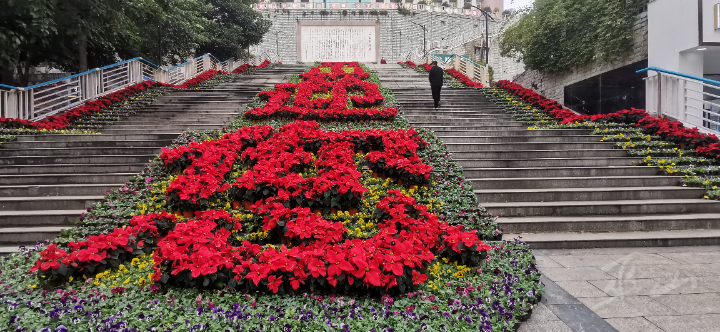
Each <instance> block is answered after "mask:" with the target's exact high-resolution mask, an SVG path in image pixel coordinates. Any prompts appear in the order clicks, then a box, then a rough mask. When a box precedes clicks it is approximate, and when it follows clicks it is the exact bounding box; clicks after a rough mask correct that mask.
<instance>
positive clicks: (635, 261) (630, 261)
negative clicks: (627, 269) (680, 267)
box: [607, 253, 677, 266]
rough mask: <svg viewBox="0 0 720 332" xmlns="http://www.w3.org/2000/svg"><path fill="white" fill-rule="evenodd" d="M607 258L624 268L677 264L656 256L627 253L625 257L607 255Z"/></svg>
mask: <svg viewBox="0 0 720 332" xmlns="http://www.w3.org/2000/svg"><path fill="white" fill-rule="evenodd" d="M607 257H608V258H610V259H612V260H614V261H616V262H618V263H620V264H622V265H626V266H631V265H668V264H677V262H676V261H674V260H672V259H669V258H667V257H664V256H661V255H658V254H643V253H629V254H626V255H608V256H607Z"/></svg>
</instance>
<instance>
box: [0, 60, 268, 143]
mask: <svg viewBox="0 0 720 332" xmlns="http://www.w3.org/2000/svg"><path fill="white" fill-rule="evenodd" d="M265 62H267V63H265ZM265 62H264V63H263V64H262V65H261V66H262V67H261V66H258V68H265V67H267V65H268V64H269V61H267V60H266V61H265ZM263 65H264V66H263ZM250 67H251V66H249V65H248V64H244V65H242V66H240V67H238V68H237V69H236V70H235V71H233V74H240V73H242V72H244V71H245V70H247V69H248V68H250ZM219 73H225V74H227V72H225V71H219V70H215V69H210V70H208V71H206V72H204V73H202V74H200V75H198V76H195V77H193V78H191V79H189V80H187V81H186V82H185V83H183V84H181V85H172V84H167V83H159V82H153V81H145V82H141V83H138V84H135V85H131V86H129V87H127V88H124V89H122V90H119V91H116V92H113V93H111V94H108V95H106V96H103V97H100V98H98V99H96V100H92V101H88V102H85V104H84V105H82V106H79V107H75V108H72V109H70V110H68V111H66V112H63V113H62V114H60V115H52V116H49V117H47V118H45V119H42V120H40V121H31V120H23V119H17V118H6V117H0V128H10V129H20V128H24V129H38V130H42V129H45V130H58V129H65V128H67V127H69V126H70V125H71V124H72V123H73V122H75V121H77V120H78V119H80V118H82V117H83V116H87V115H90V114H93V113H97V112H100V111H102V110H104V109H105V108H107V107H109V106H110V105H112V104H114V103H118V102H121V101H123V100H125V99H127V98H130V97H132V96H133V95H135V94H138V93H140V92H142V91H145V90H147V89H149V88H151V87H157V86H168V87H174V88H176V89H191V88H194V87H196V86H198V85H200V84H202V83H203V82H205V81H206V80H208V79H210V78H212V77H214V76H215V75H217V74H219Z"/></svg>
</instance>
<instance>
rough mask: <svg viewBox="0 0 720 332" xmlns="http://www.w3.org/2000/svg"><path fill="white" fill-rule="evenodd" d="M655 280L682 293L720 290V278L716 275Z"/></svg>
mask: <svg viewBox="0 0 720 332" xmlns="http://www.w3.org/2000/svg"><path fill="white" fill-rule="evenodd" d="M654 280H655V281H657V282H658V283H660V284H663V285H665V286H667V287H670V288H672V289H674V290H675V291H677V292H678V293H680V294H696V293H718V292H720V280H718V278H716V277H682V278H680V277H678V278H655V279H654Z"/></svg>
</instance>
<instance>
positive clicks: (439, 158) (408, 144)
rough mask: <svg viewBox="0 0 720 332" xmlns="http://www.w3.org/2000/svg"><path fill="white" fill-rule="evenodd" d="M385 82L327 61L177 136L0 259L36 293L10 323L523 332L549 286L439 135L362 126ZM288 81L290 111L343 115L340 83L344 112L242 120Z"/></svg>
mask: <svg viewBox="0 0 720 332" xmlns="http://www.w3.org/2000/svg"><path fill="white" fill-rule="evenodd" d="M376 82H377V75H376V74H369V73H368V72H366V71H365V68H363V67H362V66H361V65H359V64H357V63H339V64H338V63H321V64H320V65H318V66H316V67H314V68H312V69H310V70H308V71H307V72H306V73H304V74H302V75H300V76H299V77H298V81H297V82H294V83H292V84H286V83H284V84H278V85H276V87H275V89H274V90H272V91H267V92H262V93H260V94H259V95H258V97H257V100H256V102H254V103H253V105H254V106H255V107H252V108H249V109H248V111H247V112H246V114H244V115H243V116H241V117H240V118H239V119H238V120H237V121H236V122H235V123H234V124H238V123H241V124H243V125H242V126H240V127H235V126H234V124H232V125H230V127H229V128H228V129H226V130H224V131H217V132H211V133H208V132H194V133H193V132H191V133H187V134H185V135H183V136H181V137H180V138H179V139H178V140H177V141H176V144H175V145H173V146H172V147H170V148H167V149H163V150H162V153H161V154H160V156H159V157H158V158H157V159H156V160H154V161H153V162H152V163H151V164H150V165H149V167H148V169H147V170H146V171H144V172H143V174H141V175H139V176H137V177H134V178H133V179H131V181H130V182H129V183H128V184H126V186H125V187H123V188H122V189H121V190H119V191H117V192H113V193H112V194H109V195H108V196H107V197H106V199H105V200H103V201H102V202H99V203H98V204H96V205H95V207H93V209H91V210H90V211H89V212H88V214H86V215H84V216H83V221H82V222H81V223H79V224H78V225H77V226H76V227H74V228H73V229H71V230H69V231H67V232H65V233H64V235H63V236H62V237H61V238H59V239H57V240H56V242H55V243H53V244H51V245H50V246H48V247H47V248H43V249H44V250H41V251H40V252H35V251H28V252H24V253H22V254H18V255H12V256H11V258H10V261H9V264H10V265H7V267H6V265H3V264H4V263H3V262H2V261H0V269H2V271H3V273H2V275H0V280H2V279H5V280H7V284H8V285H9V287H10V288H6V289H5V291H8V289H10V290H12V291H14V290H15V289H16V287H23V288H28V287H27V285H26V284H28V283H30V285H33V286H34V287H37V289H36V288H33V287H30V290H29V292H23V293H18V292H14V293H12V294H7V295H5V294H2V295H3V296H4V299H5V301H6V303H9V305H10V306H12V307H13V313H12V316H13V318H12V319H11V320H12V322H13V324H14V327H16V328H23V327H29V328H32V329H36V330H41V329H42V328H45V327H47V326H48V325H49V324H55V325H53V327H52V328H55V327H56V326H57V325H58V324H65V325H64V326H68V325H69V324H73V327H74V328H83V329H85V328H93V329H102V328H103V326H106V325H107V324H108V322H110V324H111V325H113V324H114V325H113V326H115V325H118V326H122V327H127V328H138V329H143V330H145V329H147V328H152V327H155V328H157V327H160V328H163V329H165V330H171V331H172V330H200V329H206V330H216V329H218V330H219V329H228V328H232V329H233V330H240V331H244V330H267V329H268V326H275V325H277V326H281V327H283V329H284V330H292V331H294V330H323V329H325V330H327V329H328V328H330V329H332V330H353V331H354V330H365V329H372V328H375V329H378V328H382V329H387V328H394V329H398V328H400V327H401V326H405V327H407V328H411V329H412V330H417V329H422V328H423V327H427V328H429V329H436V330H442V329H444V328H449V327H453V328H457V329H468V330H469V329H472V330H478V329H479V330H481V331H493V330H502V329H514V328H517V324H519V323H520V321H522V320H524V319H527V317H529V313H530V312H531V310H532V306H533V304H534V303H537V301H538V300H539V297H540V295H541V294H542V292H543V287H542V285H541V284H540V283H539V277H540V275H539V273H538V271H537V268H536V266H535V261H534V258H533V257H532V253H531V252H530V251H529V249H528V247H527V246H526V245H525V244H523V243H521V242H519V241H507V242H497V240H499V239H500V237H501V236H502V232H501V230H500V229H499V228H498V227H497V224H496V223H495V222H494V217H492V216H490V215H489V214H488V213H487V212H486V211H485V210H484V209H483V208H482V207H479V206H478V205H477V199H476V197H475V195H474V193H473V191H472V188H471V186H470V185H469V183H467V182H466V181H465V180H464V178H463V177H462V169H461V168H460V167H459V165H457V164H456V163H454V162H452V158H451V156H450V155H449V153H448V152H447V149H446V148H445V146H444V145H443V144H442V142H441V141H439V140H438V139H437V138H436V137H435V136H434V135H433V134H432V132H430V131H428V130H423V129H420V130H417V131H416V130H414V129H411V128H409V127H408V126H407V120H406V119H403V118H402V117H401V116H395V117H393V118H392V119H387V120H378V119H371V120H364V121H363V120H358V118H361V117H363V116H365V115H363V114H362V112H364V111H366V112H372V110H375V109H384V108H388V101H389V100H394V96H393V95H392V93H391V92H390V91H389V90H387V89H384V88H382V87H380V86H378V85H377V83H376ZM373 84H374V85H376V86H375V87H373V86H371V85H373ZM308 90H309V91H308ZM375 90H377V91H379V93H380V96H377V95H374V94H373V91H375ZM281 92H289V94H290V98H289V99H286V100H285V101H284V104H285V105H284V106H289V107H296V106H297V107H299V105H296V104H297V103H299V104H302V105H303V106H302V107H304V108H307V109H311V110H314V111H319V110H327V109H329V108H330V107H334V109H333V111H338V112H340V111H343V109H342V108H341V106H340V104H339V101H338V100H339V98H337V97H336V96H335V93H337V94H339V95H342V96H344V98H345V103H344V105H345V111H349V113H348V114H350V115H351V116H349V117H348V118H344V117H341V118H338V117H334V116H331V118H332V119H334V120H333V121H329V120H328V119H324V120H323V121H307V120H305V119H303V120H298V119H297V116H296V115H295V114H293V113H283V112H275V113H273V112H267V113H268V114H273V117H272V118H268V119H267V120H253V121H251V120H250V119H249V117H248V115H249V114H248V113H250V112H266V111H267V109H270V110H273V109H275V110H276V109H277V108H274V107H276V105H274V104H272V103H270V100H271V99H272V97H273V96H272V95H276V94H280V93H281ZM303 94H305V97H303ZM268 95H270V96H268ZM380 97H382V99H381V98H380ZM378 100H380V101H378ZM333 103H335V104H333ZM331 105H332V106H331ZM318 114H321V113H318ZM258 121H263V122H262V123H257V122H258ZM121 207H122V209H123V211H120V209H121ZM125 209H128V210H129V211H130V213H129V214H128V211H125ZM28 271H31V272H32V273H30V274H28V273H27V272H28ZM21 277H22V278H21ZM61 288H62V290H61ZM1 292H2V290H0V293H1ZM45 292H47V293H45ZM89 295H92V296H90V297H89ZM26 296H29V297H31V298H32V299H31V300H29V301H28V300H27V297H26ZM46 297H47V300H41V298H43V299H44V298H46ZM61 298H62V299H61ZM36 299H37V300H38V301H44V302H43V304H42V305H40V306H39V307H38V306H35V305H34V304H33V303H35V302H33V301H36ZM80 301H85V302H82V303H81V302H80ZM37 303H40V302H37ZM78 305H81V306H83V308H84V310H77V308H78V307H77V306H78ZM66 306H67V307H68V308H70V309H69V311H67V312H66V311H65V307H66ZM40 307H41V308H42V310H43V311H37V308H40ZM100 307H102V310H99V311H98V310H96V308H100ZM56 308H58V309H56ZM73 308H75V309H73ZM56 310H62V312H63V313H64V314H63V315H61V316H57V315H55V314H54V313H55V312H60V311H56ZM149 310H150V311H149ZM85 312H91V313H92V315H93V316H92V319H84V316H83V317H80V316H81V315H85ZM320 312H327V314H315V313H320ZM31 314H32V315H34V316H33V317H35V318H33V319H28V317H30V316H29V315H31ZM3 315H5V314H3V313H0V318H3V317H5V316H3ZM53 317H55V318H53ZM268 322H271V323H270V325H268V324H269V323H268Z"/></svg>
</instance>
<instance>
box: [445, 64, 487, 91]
mask: <svg viewBox="0 0 720 332" xmlns="http://www.w3.org/2000/svg"><path fill="white" fill-rule="evenodd" d="M445 72H447V73H448V74H450V76H452V77H454V78H455V79H456V80H458V81H460V83H462V84H465V85H466V86H467V87H468V88H482V87H483V85H482V84H480V83H477V82H475V81H473V80H471V79H470V78H468V77H467V75H465V74H463V73H461V72H459V71H457V70H456V69H455V68H450V69H448V70H446V71H445Z"/></svg>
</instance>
